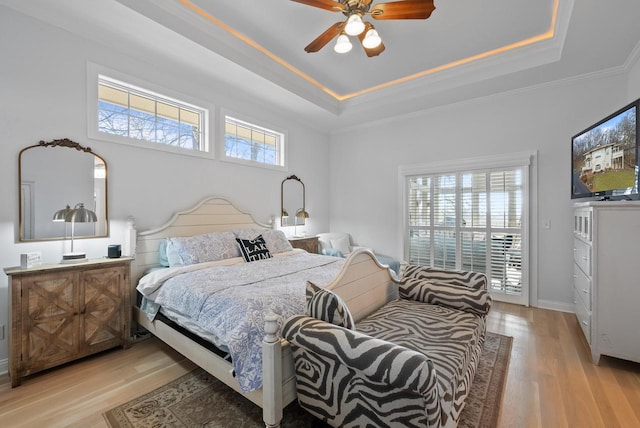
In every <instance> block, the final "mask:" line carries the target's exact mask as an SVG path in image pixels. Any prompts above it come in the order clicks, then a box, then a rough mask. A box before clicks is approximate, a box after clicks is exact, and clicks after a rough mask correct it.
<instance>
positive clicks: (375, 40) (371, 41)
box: [362, 28, 382, 49]
mask: <svg viewBox="0 0 640 428" xmlns="http://www.w3.org/2000/svg"><path fill="white" fill-rule="evenodd" d="M380 43H382V38H380V35H379V34H378V32H377V31H376V30H374V29H373V28H372V29H370V30H369V31H367V34H366V35H365V36H364V39H363V40H362V46H364V47H365V48H367V49H373V48H377V47H378V46H380Z"/></svg>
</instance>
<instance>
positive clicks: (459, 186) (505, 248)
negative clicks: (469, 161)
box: [405, 166, 529, 305]
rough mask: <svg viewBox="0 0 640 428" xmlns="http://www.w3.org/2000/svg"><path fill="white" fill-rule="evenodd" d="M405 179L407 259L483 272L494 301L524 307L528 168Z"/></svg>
mask: <svg viewBox="0 0 640 428" xmlns="http://www.w3.org/2000/svg"><path fill="white" fill-rule="evenodd" d="M405 180H406V181H405V184H406V190H405V192H406V194H405V201H406V204H407V206H406V207H405V208H406V209H405V212H406V214H407V218H406V219H405V224H406V235H405V260H407V261H408V262H409V263H411V264H419V265H426V266H433V267H439V268H447V269H462V270H473V271H479V272H484V273H486V275H487V277H488V279H489V284H490V291H491V294H492V295H493V297H494V298H495V299H496V300H501V301H507V302H512V303H518V304H525V305H528V304H529V294H528V284H527V276H526V275H523V271H525V272H526V271H528V269H527V268H528V263H527V257H526V255H527V251H526V248H527V239H526V238H527V234H526V233H525V231H527V230H528V215H527V209H526V207H527V203H526V202H527V198H528V168H527V166H511V167H504V166H502V167H499V168H487V169H483V170H469V171H456V172H445V173H442V172H438V173H428V172H425V173H424V174H416V175H407V176H406V177H405Z"/></svg>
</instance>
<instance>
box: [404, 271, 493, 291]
mask: <svg viewBox="0 0 640 428" xmlns="http://www.w3.org/2000/svg"><path fill="white" fill-rule="evenodd" d="M402 277H403V278H415V279H427V280H430V281H434V282H437V283H439V284H452V285H458V286H461V287H469V288H475V289H482V290H486V289H487V276H486V275H485V274H484V273H481V272H471V271H464V270H450V269H438V268H433V267H429V266H417V265H407V267H406V268H405V270H404V273H403V275H402Z"/></svg>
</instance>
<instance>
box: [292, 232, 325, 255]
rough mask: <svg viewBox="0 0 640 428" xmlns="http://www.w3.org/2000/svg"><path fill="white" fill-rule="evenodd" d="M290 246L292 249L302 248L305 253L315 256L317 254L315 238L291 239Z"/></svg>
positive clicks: (316, 238) (316, 240) (316, 239)
mask: <svg viewBox="0 0 640 428" xmlns="http://www.w3.org/2000/svg"><path fill="white" fill-rule="evenodd" d="M289 242H290V243H291V246H292V247H293V248H302V249H303V250H305V251H306V252H307V253H312V254H317V253H318V237H317V236H308V237H304V238H291V239H289Z"/></svg>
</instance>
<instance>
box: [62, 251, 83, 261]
mask: <svg viewBox="0 0 640 428" xmlns="http://www.w3.org/2000/svg"><path fill="white" fill-rule="evenodd" d="M87 260H89V259H88V258H87V255H86V254H85V253H80V252H76V253H66V254H63V255H62V260H60V263H79V262H86V261H87Z"/></svg>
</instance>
